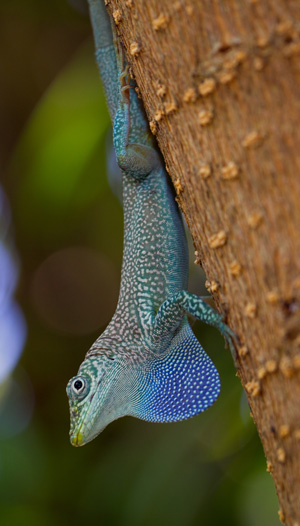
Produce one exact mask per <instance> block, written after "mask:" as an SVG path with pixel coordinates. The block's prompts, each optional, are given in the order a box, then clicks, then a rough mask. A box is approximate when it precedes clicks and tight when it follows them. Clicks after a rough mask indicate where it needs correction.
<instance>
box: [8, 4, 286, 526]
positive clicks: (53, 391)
mask: <svg viewBox="0 0 300 526" xmlns="http://www.w3.org/2000/svg"><path fill="white" fill-rule="evenodd" d="M75 3H76V2H75V0H74V1H73V6H71V5H70V4H68V3H67V2H66V0H52V1H51V2H49V1H46V0H44V1H42V0H26V2H24V1H21V0H1V4H0V57H1V61H0V63H1V70H2V72H1V83H0V94H1V97H0V111H1V119H0V126H1V129H0V133H1V152H0V155H1V184H2V186H3V188H4V189H5V191H6V193H7V195H8V198H9V201H10V205H11V208H12V216H13V223H14V230H15V234H14V237H15V243H16V246H17V250H18V254H19V258H20V262H21V274H20V280H19V287H18V290H17V299H18V301H19V303H20V304H21V306H22V309H23V312H24V314H25V318H26V321H27V328H28V337H27V342H26V347H25V349H24V352H23V354H22V356H21V359H20V362H19V364H18V366H17V367H16V369H15V370H14V372H13V374H12V375H11V377H10V378H8V379H7V380H6V382H4V383H3V384H2V385H0V523H1V525H3V526H6V525H9V526H15V525H19V524H20V525H21V524H22V525H23V526H24V525H25V526H26V525H27V524H28V525H30V526H35V525H37V526H39V525H43V526H47V525H49V526H50V525H51V526H53V524H57V525H69V524H74V523H76V524H88V525H94V524H95V525H96V524H97V525H99V524H103V525H114V524H116V525H154V524H155V525H161V524H172V525H173V526H177V525H178V526H189V525H204V526H210V525H222V526H225V525H227V524H228V525H230V526H265V525H266V524H272V525H276V524H279V520H278V517H277V509H278V504H277V500H276V496H275V490H274V485H273V482H272V479H271V477H270V475H269V474H268V473H266V462H265V458H264V454H263V451H262V448H261V445H260V441H259V439H258V437H257V434H256V430H255V426H254V424H253V422H252V420H251V418H250V416H249V408H248V405H247V401H246V398H245V396H244V394H243V392H242V389H241V386H240V382H239V380H238V379H237V378H236V377H235V370H234V367H233V363H232V358H231V356H230V353H229V351H225V350H224V341H223V340H222V338H221V337H220V336H219V335H218V334H217V333H216V331H214V330H212V329H208V328H207V327H204V326H203V325H201V324H200V323H199V322H197V323H195V324H194V327H193V328H194V330H195V333H196V334H197V336H198V338H199V339H200V341H201V343H202V344H203V346H204V348H205V349H206V350H207V352H208V353H209V355H210V356H211V357H212V359H213V360H214V362H215V363H216V365H217V367H218V370H219V372H220V376H221V381H222V392H221V395H220V398H219V399H218V401H217V402H216V404H215V405H214V406H213V407H212V408H210V409H209V410H208V411H207V412H206V413H204V414H202V415H199V416H198V417H195V418H193V419H192V420H189V421H186V422H182V423H177V424H165V425H163V424H149V423H145V422H142V421H138V420H135V419H133V418H124V419H121V420H119V421H116V422H114V423H113V424H111V425H110V426H109V427H108V428H107V429H106V430H105V431H104V432H103V433H102V434H101V435H100V436H99V437H98V438H97V439H96V440H94V441H93V442H92V443H90V444H88V445H86V446H85V447H83V448H79V449H75V448H72V447H71V445H70V444H69V439H68V432H69V412H68V404H67V397H66V394H65V386H66V383H67V381H68V380H69V378H70V377H71V376H73V375H74V374H76V372H77V369H78V367H79V364H80V363H81V361H82V360H83V357H84V354H85V352H86V351H87V350H88V348H89V347H90V345H91V344H92V342H93V341H94V340H95V339H96V338H97V337H98V335H99V334H100V332H101V331H102V330H103V329H104V327H105V325H106V324H107V322H108V321H109V320H110V318H111V316H112V314H113V312H114V307H115V305H116V301H117V295H118V288H119V276H120V266H121V257H122V209H121V206H120V204H119V202H118V200H117V198H116V197H115V196H114V195H113V194H112V193H111V191H110V189H109V186H108V183H107V179H106V175H105V172H106V162H105V144H106V142H107V132H108V130H109V119H108V114H107V110H106V106H105V100H104V97H103V92H102V88H101V83H100V81H99V78H98V73H97V70H96V66H95V63H94V58H93V43H92V38H91V31H90V25H89V20H88V18H87V16H86V15H84V13H83V12H80V11H78V10H75V9H74V4H75ZM77 3H78V6H79V9H81V7H82V6H83V5H84V4H83V3H80V2H77ZM0 272H1V269H0ZM190 281H191V283H190V288H191V290H193V291H194V292H200V293H201V292H202V293H203V276H202V274H201V272H200V270H199V268H198V267H196V266H195V265H193V262H192V265H191V280H190ZM0 338H1V335H0Z"/></svg>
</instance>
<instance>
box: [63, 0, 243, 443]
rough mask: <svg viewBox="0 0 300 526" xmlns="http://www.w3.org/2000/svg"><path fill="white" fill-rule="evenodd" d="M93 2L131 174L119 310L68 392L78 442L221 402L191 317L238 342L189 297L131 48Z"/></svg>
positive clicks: (125, 170)
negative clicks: (132, 75) (131, 73)
mask: <svg viewBox="0 0 300 526" xmlns="http://www.w3.org/2000/svg"><path fill="white" fill-rule="evenodd" d="M89 4H90V14H91V20H92V25H93V30H94V37H95V43H96V58H97V62H98V65H99V68H100V73H101V76H102V80H103V83H104V88H105V91H106V96H107V102H108V106H109V110H110V114H111V118H112V121H113V124H114V130H113V131H114V147H115V151H116V156H117V162H118V164H119V166H120V168H121V169H122V182H123V206H124V254H123V264H122V275H121V288H120V295H119V300H118V304H117V308H116V312H115V314H114V316H113V318H112V320H111V322H110V323H109V325H108V327H107V328H106V329H105V331H104V333H103V334H102V335H101V336H100V337H99V338H98V339H97V340H96V342H95V343H94V344H93V345H92V347H91V349H90V350H89V351H88V353H87V355H86V357H85V360H84V361H83V363H82V364H81V366H80V368H79V371H78V375H77V376H75V377H74V378H72V379H71V380H70V382H69V383H68V386H67V393H68V396H69V403H70V413H71V430H70V437H71V443H72V444H73V445H74V446H81V445H83V444H86V443H87V442H89V441H90V440H92V439H93V438H95V437H96V436H97V435H98V434H99V433H100V432H101V431H102V430H103V429H104V428H105V427H106V426H107V425H108V424H109V423H110V422H112V421H113V420H116V419H117V418H120V417H122V416H125V415H132V416H135V417H137V418H141V419H143V420H148V421H151V422H175V421H178V420H183V419H186V418H189V417H192V416H194V415H196V414H197V413H200V412H201V411H204V410H205V409H206V408H207V407H209V406H210V405H211V404H212V403H213V402H214V401H215V400H216V398H217V397H218V394H219V391H220V380H219V375H218V372H217V370H216V368H215V366H214V364H213V363H212V361H211V360H210V358H209V357H208V356H207V354H206V353H205V352H204V350H203V348H202V347H201V345H200V343H199V342H198V341H197V339H196V338H195V336H194V334H193V332H192V330H191V328H190V326H189V323H188V320H187V316H186V313H190V314H192V315H193V316H195V317H196V318H198V319H200V320H202V321H204V322H205V323H208V324H210V325H213V326H214V327H217V328H218V329H219V330H220V331H221V333H222V334H223V335H224V336H225V338H226V339H227V341H228V342H229V344H230V346H231V348H232V341H231V338H232V336H233V333H232V332H231V331H230V329H228V327H227V326H226V325H225V324H224V323H223V322H222V319H221V317H220V316H219V314H218V313H217V312H215V311H214V310H213V309H212V308H211V307H209V306H208V305H207V304H206V303H204V302H203V301H202V300H201V299H200V298H198V297H197V296H195V295H193V294H190V293H189V292H186V291H185V289H186V287H187V281H188V256H187V244H186V239H185V235H184V229H183V225H182V221H181V216H180V214H179V211H178V208H177V204H176V202H175V200H174V195H173V191H172V189H171V187H170V184H169V181H168V177H167V174H166V173H165V170H164V166H163V163H162V160H161V157H160V155H159V153H158V152H157V151H156V146H155V144H154V141H153V138H152V136H151V134H150V133H149V129H148V124H147V120H146V117H145V114H144V111H143V107H142V105H141V102H140V100H139V99H138V97H137V95H136V93H135V91H134V90H133V89H128V86H126V80H127V76H126V74H124V73H123V72H124V71H125V72H126V65H125V63H124V58H123V53H122V49H121V47H120V44H119V42H118V40H117V37H116V35H115V32H114V29H113V28H111V26H110V21H109V18H108V16H107V13H106V11H105V7H104V4H103V1H102V0H90V1H89Z"/></svg>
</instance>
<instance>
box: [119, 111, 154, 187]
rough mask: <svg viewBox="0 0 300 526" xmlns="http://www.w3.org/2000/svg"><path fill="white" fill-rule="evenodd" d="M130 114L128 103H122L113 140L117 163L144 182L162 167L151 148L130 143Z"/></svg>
mask: <svg viewBox="0 0 300 526" xmlns="http://www.w3.org/2000/svg"><path fill="white" fill-rule="evenodd" d="M129 127H130V113H129V111H128V106H127V104H126V103H121V104H120V107H119V109H118V111H117V113H116V116H115V120H114V129H113V138H114V148H115V152H116V157H117V163H118V165H119V167H120V168H121V170H124V172H126V173H128V174H129V175H131V176H132V177H134V178H135V179H137V180H143V179H144V178H145V177H146V176H147V175H148V174H149V173H150V172H152V171H153V170H154V169H155V168H156V167H159V165H160V159H159V155H158V153H157V152H156V150H154V149H153V148H151V147H150V146H146V145H144V144H138V143H135V142H130V143H129V142H128V136H129V132H128V130H129Z"/></svg>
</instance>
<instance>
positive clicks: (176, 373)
mask: <svg viewBox="0 0 300 526" xmlns="http://www.w3.org/2000/svg"><path fill="white" fill-rule="evenodd" d="M149 362H150V363H149ZM149 362H148V363H147V367H146V370H144V371H143V372H142V373H141V380H142V381H141V385H142V387H141V389H140V391H141V393H140V397H139V400H140V401H139V403H138V404H137V406H136V407H135V408H134V411H133V412H132V413H131V414H132V415H133V416H137V417H138V418H141V419H142V420H147V421H150V422H176V421H179V420H185V419H187V418H190V417H192V416H194V415H196V414H198V413H201V412H202V411H204V410H205V409H207V408H208V407H209V406H211V405H212V404H213V403H214V402H215V400H216V399H217V397H218V395H219V392H220V378H219V374H218V371H217V369H216V367H215V366H214V364H213V362H212V361H211V360H210V358H209V357H208V356H207V354H206V353H205V351H204V350H203V348H202V347H201V345H200V343H199V342H198V340H197V339H196V337H195V336H194V334H193V332H192V329H191V328H190V326H189V324H188V323H186V324H185V325H184V326H183V327H182V329H181V330H180V331H179V333H178V334H177V335H176V336H175V337H174V339H173V340H172V342H171V344H170V347H169V349H168V351H167V352H166V353H165V354H164V355H163V356H155V357H153V358H152V359H151V360H149Z"/></svg>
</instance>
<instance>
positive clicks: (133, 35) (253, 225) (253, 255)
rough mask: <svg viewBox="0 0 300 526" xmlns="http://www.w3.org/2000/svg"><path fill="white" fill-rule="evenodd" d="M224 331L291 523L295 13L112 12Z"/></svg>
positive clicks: (197, 4)
mask: <svg viewBox="0 0 300 526" xmlns="http://www.w3.org/2000/svg"><path fill="white" fill-rule="evenodd" d="M108 9H109V10H110V12H111V13H112V14H113V16H114V19H115V21H116V23H117V25H118V30H119V33H120V36H121V39H122V41H123V43H124V46H125V49H126V53H127V56H128V60H129V62H130V64H131V65H132V71H133V73H134V76H135V78H136V80H137V84H138V86H139V89H140V92H141V95H142V98H143V100H144V104H145V107H146V111H147V114H148V117H149V121H150V125H151V129H152V130H153V131H154V132H156V136H157V139H158V142H159V145H160V148H161V151H162V153H163V155H164V158H165V161H166V166H167V169H168V171H169V173H170V175H171V177H172V179H173V182H174V185H175V188H176V190H177V193H178V198H179V202H180V205H181V207H182V210H183V211H184V214H185V217H186V219H187V222H188V225H189V228H190V231H191V234H192V236H193V239H194V244H195V247H196V250H197V252H196V259H197V262H199V263H200V262H201V263H202V265H203V268H204V270H205V272H206V275H207V279H208V282H209V288H210V290H211V291H212V292H213V295H214V297H215V300H216V303H217V305H218V306H219V308H220V310H221V311H223V312H226V313H227V320H228V324H229V325H230V327H231V328H232V329H233V330H234V331H235V332H236V333H237V334H238V335H239V337H240V340H241V346H240V348H239V349H238V356H237V360H236V365H237V368H238V372H239V375H240V377H241V381H242V384H243V386H244V387H245V389H246V393H247V396H248V400H249V403H250V406H251V410H252V413H253V417H254V420H255V423H256V425H257V429H258V432H259V434H260V437H261V440H262V443H263V447H264V450H265V453H266V457H267V459H268V469H269V470H270V471H271V473H272V475H273V477H274V480H275V485H276V489H277V493H278V497H279V501H280V506H281V510H282V511H281V513H282V518H284V519H283V520H285V524H287V525H288V526H296V525H297V524H298V525H300V383H299V374H300V348H299V347H300V324H299V321H300V309H299V306H300V269H299V267H300V240H299V232H300V178H299V168H300V131H299V129H300V127H299V115H300V111H299V110H300V3H299V1H298V0H294V1H293V0H265V1H264V2H259V1H257V0H248V1H247V0H246V1H244V2H241V1H239V0H227V1H225V0H190V1H189V2H188V1H186V2H184V1H183V0H181V1H176V0H174V1H173V0H127V1H126V0H111V1H110V2H109V5H108Z"/></svg>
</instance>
